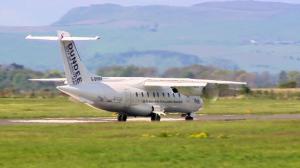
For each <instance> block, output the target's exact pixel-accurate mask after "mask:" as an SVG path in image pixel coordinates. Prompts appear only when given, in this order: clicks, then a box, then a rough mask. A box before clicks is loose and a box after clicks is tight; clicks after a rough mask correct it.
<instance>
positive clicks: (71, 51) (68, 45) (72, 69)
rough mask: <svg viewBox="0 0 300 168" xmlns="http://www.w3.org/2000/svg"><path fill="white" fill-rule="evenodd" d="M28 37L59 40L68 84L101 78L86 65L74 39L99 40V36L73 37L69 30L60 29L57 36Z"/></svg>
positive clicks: (30, 37)
mask: <svg viewBox="0 0 300 168" xmlns="http://www.w3.org/2000/svg"><path fill="white" fill-rule="evenodd" d="M26 39H32V40H57V41H59V44H60V50H61V55H62V59H63V62H64V71H65V74H66V79H67V84H69V85H70V84H71V85H78V84H81V83H89V82H93V81H99V80H101V77H99V76H96V75H93V74H91V73H90V72H89V71H88V70H87V68H86V67H85V66H84V64H83V63H82V61H81V59H80V56H79V53H78V50H77V48H76V45H75V43H74V40H98V39H99V37H98V36H96V37H72V36H71V35H70V33H68V32H65V31H58V32H57V37H52V36H31V35H29V36H27V37H26Z"/></svg>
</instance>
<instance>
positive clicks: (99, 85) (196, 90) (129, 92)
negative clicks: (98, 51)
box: [26, 31, 247, 122]
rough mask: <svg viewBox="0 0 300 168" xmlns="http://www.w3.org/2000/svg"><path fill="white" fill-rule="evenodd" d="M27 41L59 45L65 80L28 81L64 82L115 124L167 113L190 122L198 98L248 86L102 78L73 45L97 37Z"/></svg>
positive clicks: (59, 34) (68, 91)
mask: <svg viewBox="0 0 300 168" xmlns="http://www.w3.org/2000/svg"><path fill="white" fill-rule="evenodd" d="M26 39H29V40H51V41H58V42H59V45H60V51H61V56H62V59H63V64H64V72H65V76H66V78H52V79H51V78H50V79H30V80H31V81H39V82H63V83H64V84H63V85H60V86H57V87H56V88H57V89H58V90H60V91H61V92H63V93H65V94H67V95H69V96H71V97H72V98H74V99H76V100H78V101H80V102H82V103H85V104H87V105H88V106H91V107H94V108H97V109H102V110H106V111H109V112H116V113H118V116H117V120H118V121H120V122H125V121H126V120H127V117H128V116H133V117H142V116H143V117H150V118H151V121H160V119H161V116H162V115H166V114H167V113H182V115H184V116H185V120H193V119H194V117H195V113H196V112H197V111H199V110H200V109H201V108H202V107H203V99H202V98H201V96H202V95H203V92H204V91H205V90H206V89H209V88H212V89H216V87H211V86H217V85H235V86H241V85H247V83H245V82H234V81H219V80H206V79H190V78H152V77H102V76H98V75H95V74H92V73H90V72H89V71H88V70H87V68H86V67H85V65H84V64H83V62H82V61H81V58H80V56H79V53H78V50H77V48H76V45H75V42H74V41H87V40H98V39H100V38H99V37H98V36H96V37H74V36H71V35H70V33H69V32H65V31H58V32H57V36H32V35H28V36H27V37H26Z"/></svg>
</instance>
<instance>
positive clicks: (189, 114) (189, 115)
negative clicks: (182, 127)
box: [185, 113, 194, 121]
mask: <svg viewBox="0 0 300 168" xmlns="http://www.w3.org/2000/svg"><path fill="white" fill-rule="evenodd" d="M185 120H186V121H192V120H194V117H192V116H191V113H188V114H187V115H186V116H185Z"/></svg>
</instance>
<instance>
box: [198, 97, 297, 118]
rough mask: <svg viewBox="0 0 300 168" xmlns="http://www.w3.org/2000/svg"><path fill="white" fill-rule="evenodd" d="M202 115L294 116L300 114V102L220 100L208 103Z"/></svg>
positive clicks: (260, 99) (252, 99)
mask: <svg viewBox="0 0 300 168" xmlns="http://www.w3.org/2000/svg"><path fill="white" fill-rule="evenodd" d="M200 113H205V114H293V113H300V100H286V99H280V100H276V99H270V98H263V97H257V98H254V97H250V98H243V99H219V100H217V101H216V102H206V104H205V106H204V109H203V110H202V111H201V112H200Z"/></svg>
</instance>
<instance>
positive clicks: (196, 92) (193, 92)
mask: <svg viewBox="0 0 300 168" xmlns="http://www.w3.org/2000/svg"><path fill="white" fill-rule="evenodd" d="M172 90H173V92H174V88H172ZM176 90H178V92H179V93H182V94H183V95H185V96H201V95H202V91H203V86H194V87H176Z"/></svg>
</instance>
